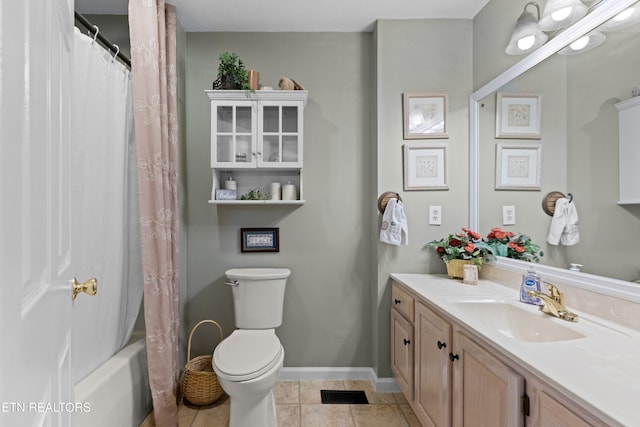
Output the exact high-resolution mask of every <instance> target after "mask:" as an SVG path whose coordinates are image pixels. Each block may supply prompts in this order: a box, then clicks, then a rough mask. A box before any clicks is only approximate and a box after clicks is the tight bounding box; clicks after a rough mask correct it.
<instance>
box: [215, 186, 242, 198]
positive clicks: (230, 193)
mask: <svg viewBox="0 0 640 427" xmlns="http://www.w3.org/2000/svg"><path fill="white" fill-rule="evenodd" d="M237 199H238V190H227V189H222V188H218V189H216V200H237Z"/></svg>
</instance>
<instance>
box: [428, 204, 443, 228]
mask: <svg viewBox="0 0 640 427" xmlns="http://www.w3.org/2000/svg"><path fill="white" fill-rule="evenodd" d="M440 224H442V206H433V205H430V206H429V225H440Z"/></svg>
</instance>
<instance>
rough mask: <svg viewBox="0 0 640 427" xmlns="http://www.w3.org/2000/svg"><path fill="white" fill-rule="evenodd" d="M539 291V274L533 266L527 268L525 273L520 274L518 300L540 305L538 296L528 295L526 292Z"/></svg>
mask: <svg viewBox="0 0 640 427" xmlns="http://www.w3.org/2000/svg"><path fill="white" fill-rule="evenodd" d="M529 291H536V292H540V276H539V275H538V273H536V270H535V269H534V268H533V267H529V268H528V269H527V274H523V275H522V285H520V301H522V302H524V303H527V304H534V305H540V304H541V301H540V298H538V297H532V296H529V294H528V293H527V292H529Z"/></svg>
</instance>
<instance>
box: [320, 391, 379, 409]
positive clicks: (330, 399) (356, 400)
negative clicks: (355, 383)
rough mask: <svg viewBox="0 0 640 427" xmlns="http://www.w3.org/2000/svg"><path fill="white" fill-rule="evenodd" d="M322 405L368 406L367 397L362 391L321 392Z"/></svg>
mask: <svg viewBox="0 0 640 427" xmlns="http://www.w3.org/2000/svg"><path fill="white" fill-rule="evenodd" d="M320 397H321V398H322V403H332V404H340V403H342V404H349V405H367V404H368V403H369V401H368V400H367V395H366V394H365V393H364V391H362V390H320Z"/></svg>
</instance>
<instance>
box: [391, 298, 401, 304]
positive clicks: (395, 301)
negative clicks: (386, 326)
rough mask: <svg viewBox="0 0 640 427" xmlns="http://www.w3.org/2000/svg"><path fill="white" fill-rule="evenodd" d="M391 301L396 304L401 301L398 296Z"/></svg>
mask: <svg viewBox="0 0 640 427" xmlns="http://www.w3.org/2000/svg"><path fill="white" fill-rule="evenodd" d="M393 302H394V303H396V304H400V303H401V302H402V301H400V300H399V299H398V298H396V299H394V300H393Z"/></svg>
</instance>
